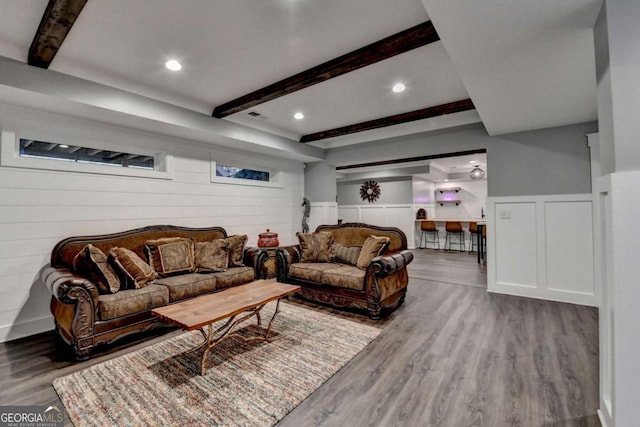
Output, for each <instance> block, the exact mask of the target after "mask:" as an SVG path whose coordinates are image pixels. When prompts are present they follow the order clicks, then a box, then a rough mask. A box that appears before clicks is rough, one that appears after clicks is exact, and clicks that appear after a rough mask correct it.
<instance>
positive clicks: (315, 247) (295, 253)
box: [276, 223, 413, 319]
mask: <svg viewBox="0 0 640 427" xmlns="http://www.w3.org/2000/svg"><path fill="white" fill-rule="evenodd" d="M298 239H299V244H298V245H292V246H287V247H281V248H279V249H278V251H277V254H276V257H277V258H276V259H277V265H278V281H280V282H286V283H291V284H295V285H300V286H301V287H302V289H301V291H300V292H299V294H300V296H302V297H303V298H305V299H309V300H312V301H316V302H320V303H324V304H328V305H331V306H334V307H340V308H356V309H366V310H367V311H368V314H369V316H370V317H371V318H372V319H379V318H380V316H381V311H382V310H383V309H394V308H397V307H398V306H400V305H401V304H402V303H403V302H404V299H405V295H406V293H407V285H408V283H409V276H408V275H407V268H406V266H407V265H408V264H409V263H410V262H411V261H412V260H413V254H412V253H411V252H410V251H408V250H407V237H406V235H405V234H404V233H403V232H402V231H401V230H400V229H398V228H392V227H378V226H375V225H369V224H362V223H347V224H340V225H321V226H319V227H318V228H317V229H316V231H315V233H306V234H303V233H298Z"/></svg>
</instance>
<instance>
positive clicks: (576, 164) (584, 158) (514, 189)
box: [305, 122, 598, 197]
mask: <svg viewBox="0 0 640 427" xmlns="http://www.w3.org/2000/svg"><path fill="white" fill-rule="evenodd" d="M597 130H598V126H597V123H596V122H591V123H582V124H578V125H570V126H561V127H557V128H549V129H541V130H536V131H530V132H521V133H514V134H508V135H500V136H489V135H488V134H487V132H486V130H485V129H484V127H483V126H481V125H470V126H464V127H460V128H457V129H452V130H448V131H438V132H433V133H430V134H426V135H422V136H415V135H414V136H408V137H401V138H394V139H389V140H383V141H377V142H373V143H367V144H356V145H350V146H346V147H340V148H335V149H332V150H328V151H327V156H326V159H325V160H324V161H323V162H322V163H324V164H330V165H336V166H340V165H350V164H358V163H365V162H372V161H379V160H389V159H398V158H405V157H413V156H424V155H434V154H444V153H451V152H457V151H466V150H474V149H479V148H484V149H486V150H487V168H488V173H487V176H488V195H489V196H523V195H540V194H573V193H590V192H591V178H590V176H591V171H590V165H589V149H588V146H587V140H586V137H585V135H586V134H588V133H592V132H597ZM308 178H309V177H308V176H307V174H305V180H308ZM307 197H308V196H307Z"/></svg>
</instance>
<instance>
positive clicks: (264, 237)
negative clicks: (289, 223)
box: [258, 228, 280, 248]
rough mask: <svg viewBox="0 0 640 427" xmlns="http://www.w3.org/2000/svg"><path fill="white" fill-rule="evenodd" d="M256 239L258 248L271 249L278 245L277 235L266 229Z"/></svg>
mask: <svg viewBox="0 0 640 427" xmlns="http://www.w3.org/2000/svg"><path fill="white" fill-rule="evenodd" d="M258 237H259V239H258V246H259V247H261V248H273V247H276V246H278V245H279V244H280V241H279V240H278V233H274V232H272V231H269V229H268V228H267V231H265V232H264V233H260V234H258Z"/></svg>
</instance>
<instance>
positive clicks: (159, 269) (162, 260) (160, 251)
mask: <svg viewBox="0 0 640 427" xmlns="http://www.w3.org/2000/svg"><path fill="white" fill-rule="evenodd" d="M144 246H145V251H146V253H147V258H148V259H149V264H151V267H153V269H154V270H155V272H156V273H158V275H159V276H160V277H166V276H171V275H174V274H179V273H191V272H193V271H194V270H195V269H196V266H195V262H194V253H193V251H194V244H193V239H190V238H185V237H165V238H162V239H156V240H147V241H146V242H145V243H144Z"/></svg>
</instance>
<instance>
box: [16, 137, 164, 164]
mask: <svg viewBox="0 0 640 427" xmlns="http://www.w3.org/2000/svg"><path fill="white" fill-rule="evenodd" d="M20 157H35V158H40V159H51V160H60V161H66V162H77V163H89V164H97V165H108V166H119V167H125V168H136V169H146V170H154V169H155V160H156V159H155V157H154V156H149V155H144V154H133V153H124V152H121V151H109V150H100V149H97V148H87V147H80V146H77V145H66V144H58V143H55V142H45V141H34V140H32V139H20Z"/></svg>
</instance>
